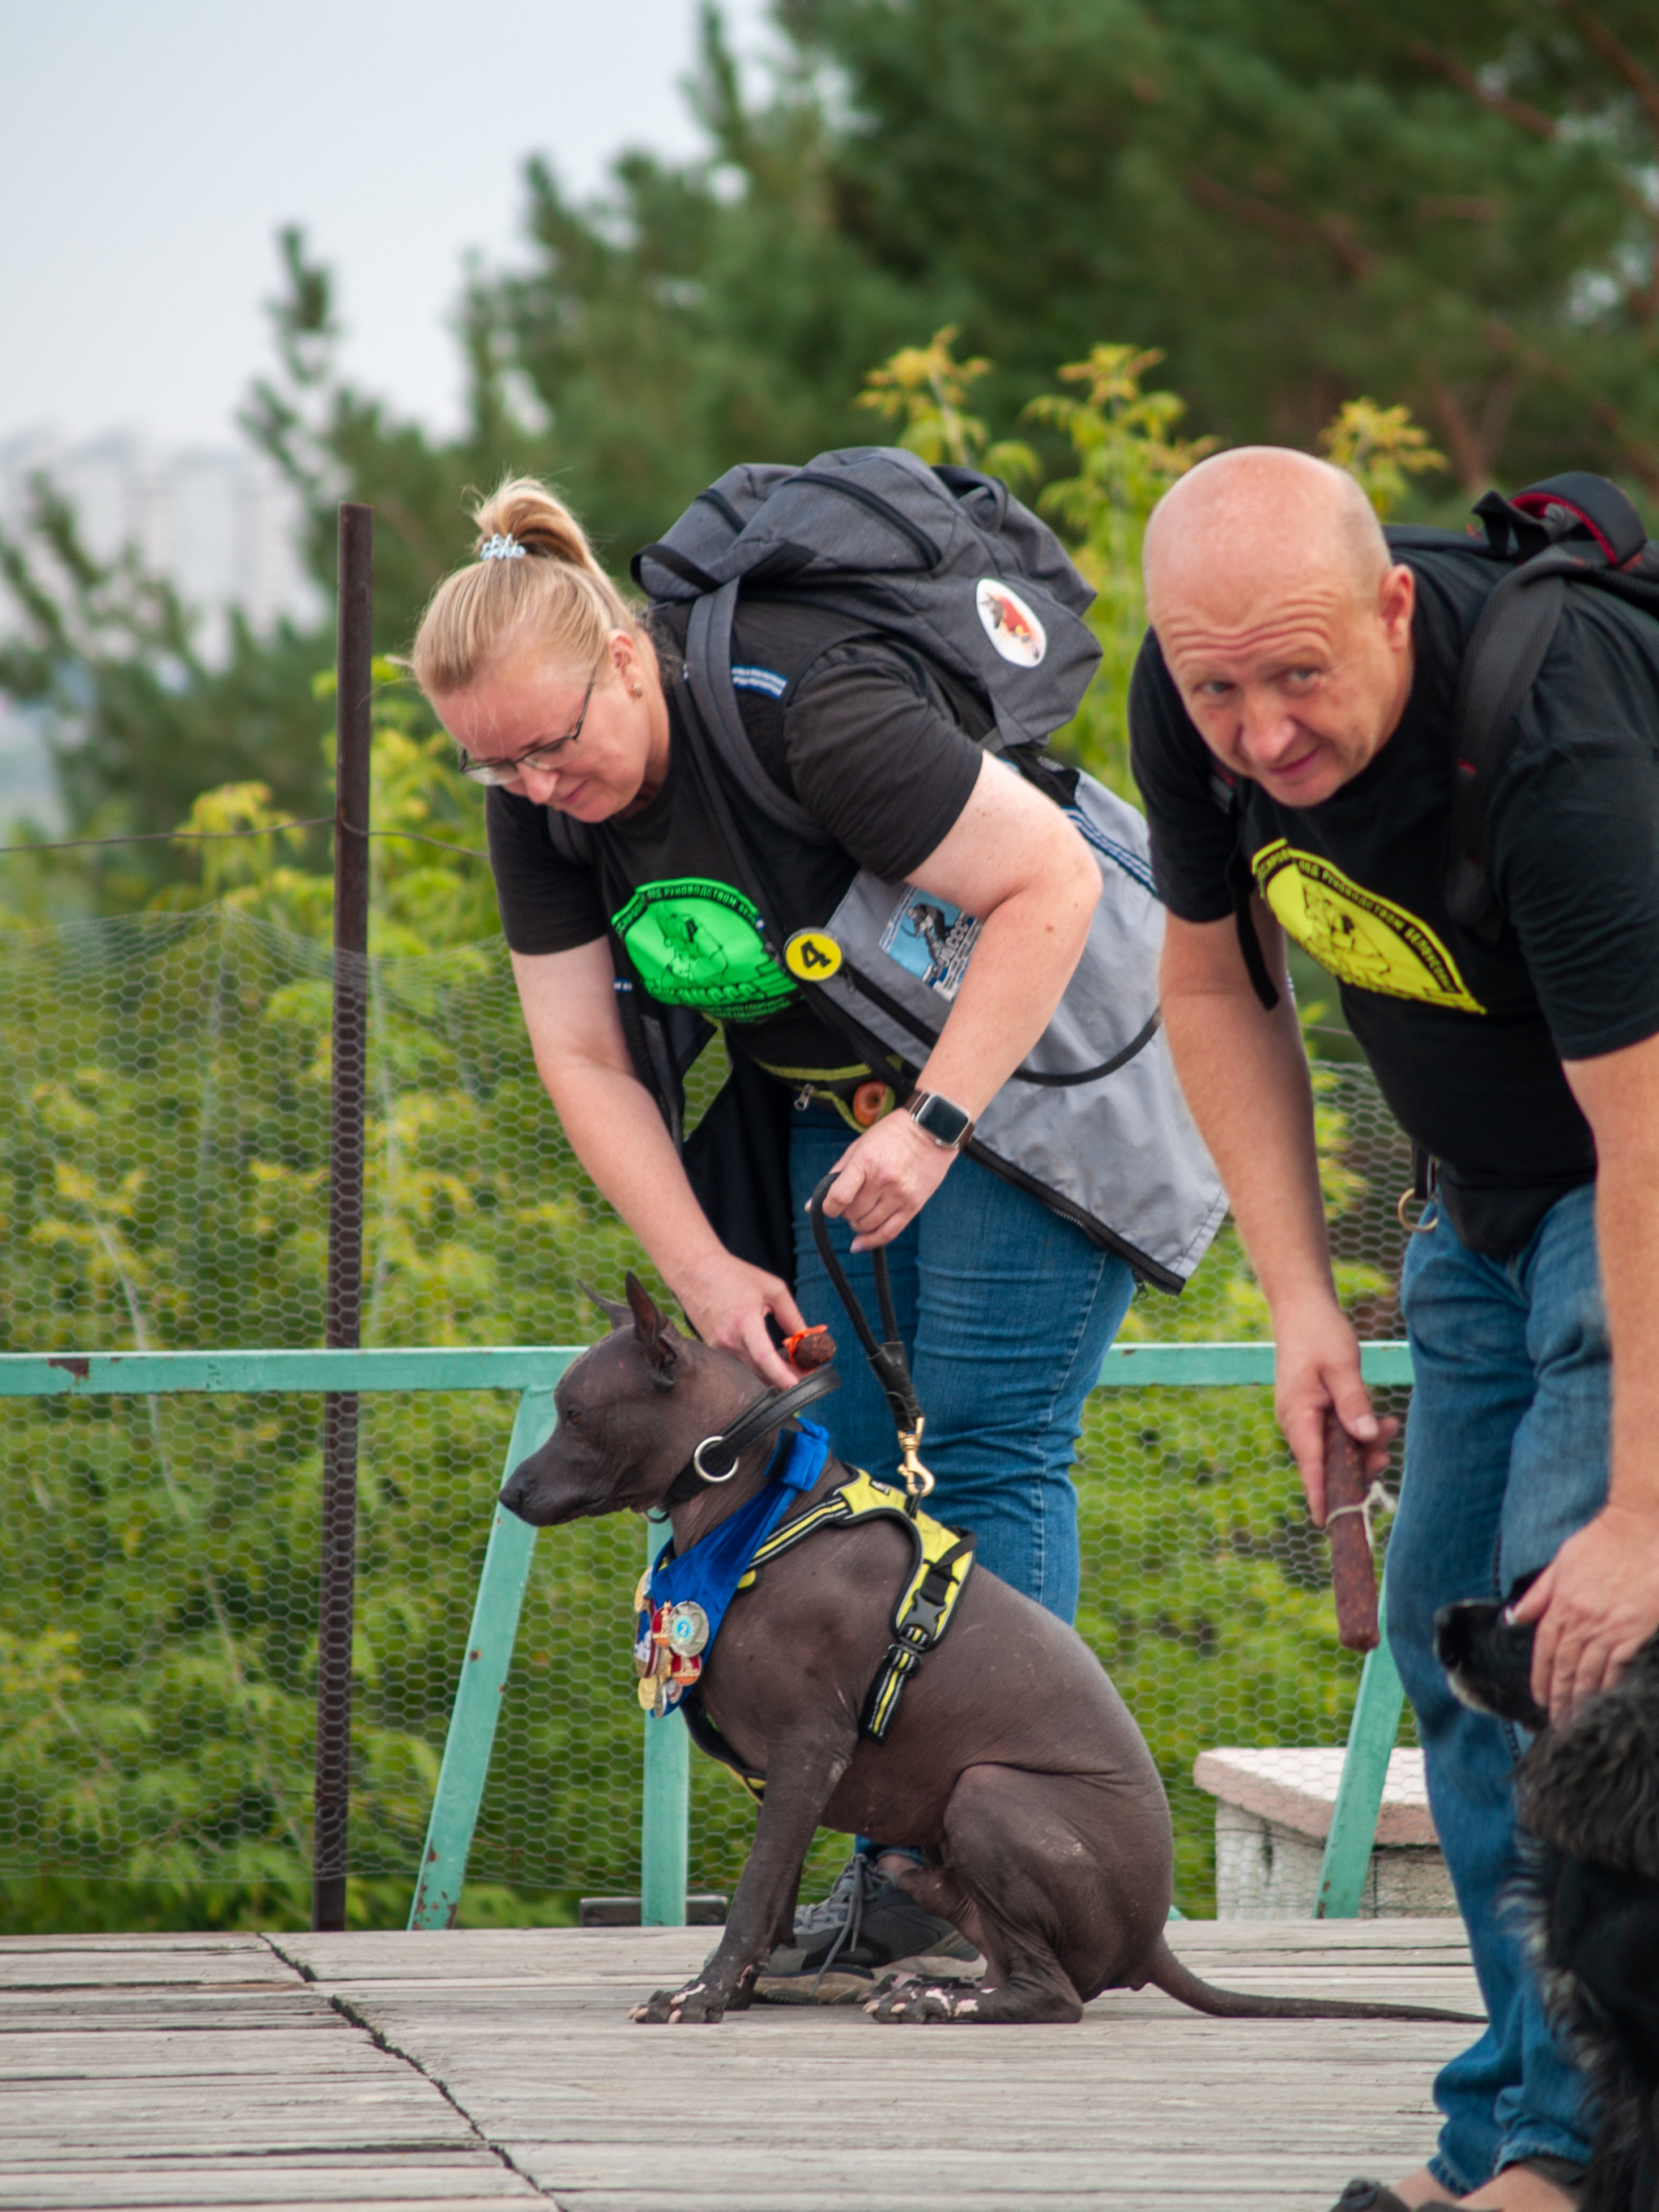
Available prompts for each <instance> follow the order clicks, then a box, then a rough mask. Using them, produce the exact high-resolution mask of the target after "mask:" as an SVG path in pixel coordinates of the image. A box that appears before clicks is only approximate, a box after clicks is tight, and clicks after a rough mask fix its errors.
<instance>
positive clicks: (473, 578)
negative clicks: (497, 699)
mask: <svg viewBox="0 0 1659 2212" xmlns="http://www.w3.org/2000/svg"><path fill="white" fill-rule="evenodd" d="M472 520H473V523H474V525H475V526H476V527H477V532H478V543H479V545H480V547H481V548H482V547H483V546H484V545H486V544H489V541H490V540H491V539H492V538H497V537H502V538H511V539H512V540H513V544H515V545H521V546H522V547H523V548H524V555H525V557H524V558H523V559H522V560H518V559H512V558H509V559H507V560H501V559H492V560H488V561H486V560H477V561H472V562H469V563H468V564H467V566H466V567H465V568H457V569H456V570H455V572H454V574H453V575H449V576H446V577H445V578H444V580H443V581H442V583H441V584H440V585H439V586H438V588H437V590H436V591H435V592H434V593H433V594H432V597H431V599H430V600H429V601H428V604H427V610H426V612H425V613H424V614H423V615H422V617H421V626H420V628H419V629H418V630H416V633H415V645H414V649H413V651H412V652H411V653H410V658H409V663H408V665H409V666H410V669H411V670H412V671H413V672H414V676H415V680H416V683H417V684H419V685H420V687H421V689H422V691H424V692H425V693H426V694H427V696H428V698H430V697H432V696H434V695H435V694H438V693H442V692H448V691H464V690H465V689H466V688H467V686H468V685H469V684H473V683H476V682H477V679H478V678H479V677H480V676H481V675H482V674H483V672H484V671H485V669H486V668H487V667H488V666H489V663H490V662H491V661H492V660H494V659H495V657H496V655H497V654H498V653H500V652H501V648H502V647H503V646H505V645H506V644H507V641H508V640H509V639H511V638H513V637H514V636H516V635H520V633H523V634H527V635H532V636H533V637H535V638H536V639H537V640H538V641H539V642H540V643H542V644H543V645H544V646H545V647H546V649H547V651H548V653H549V654H550V656H551V657H552V658H553V659H556V660H561V661H568V662H569V663H570V665H572V666H573V667H574V668H580V669H592V670H594V671H596V673H598V674H599V675H600V678H601V680H603V674H602V671H603V669H604V665H605V659H606V653H605V647H606V644H607V641H608V640H609V639H610V636H611V632H612V631H613V630H618V629H620V630H624V631H626V632H627V634H628V635H629V637H632V638H637V637H638V636H639V635H640V627H639V623H638V621H637V619H636V617H635V615H634V613H633V611H632V610H631V609H630V608H629V605H628V603H627V601H626V600H625V599H623V596H622V593H621V592H619V591H618V590H617V587H616V586H615V585H614V584H613V583H612V582H611V579H610V577H609V576H607V575H606V574H605V571H604V569H603V568H600V566H599V562H597V561H596V560H595V559H594V557H593V549H592V546H591V545H590V544H588V542H587V537H586V532H584V531H583V529H582V526H581V525H580V522H578V521H577V520H576V518H575V516H574V514H572V513H571V512H570V510H569V508H568V507H566V506H565V505H564V503H563V501H561V500H557V499H556V498H555V497H554V495H553V494H552V493H551V492H550V490H549V489H548V488H547V486H546V485H545V484H544V483H538V481H537V479H536V478H535V477H507V478H506V480H505V481H504V482H503V483H501V484H499V485H498V486H497V487H496V489H495V491H493V492H492V493H491V494H490V495H489V498H488V499H486V500H484V501H482V502H481V503H480V504H479V505H478V506H477V507H475V508H474V509H473V512H472Z"/></svg>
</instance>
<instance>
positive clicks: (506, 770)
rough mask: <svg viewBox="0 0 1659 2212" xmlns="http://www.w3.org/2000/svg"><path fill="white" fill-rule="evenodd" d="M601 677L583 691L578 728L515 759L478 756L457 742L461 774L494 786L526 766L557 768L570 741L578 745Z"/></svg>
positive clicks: (577, 721) (570, 743) (513, 776)
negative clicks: (494, 758) (495, 759)
mask: <svg viewBox="0 0 1659 2212" xmlns="http://www.w3.org/2000/svg"><path fill="white" fill-rule="evenodd" d="M598 682H599V678H598V677H597V676H596V677H595V678H593V683H592V684H589V685H588V687H587V689H586V691H585V692H583V694H582V710H581V713H580V714H579V715H578V716H577V718H576V726H575V728H574V730H569V731H567V732H566V733H565V735H564V736H563V737H562V738H552V739H551V740H550V742H549V743H548V744H544V745H532V746H531V748H530V750H529V751H528V752H523V753H520V755H519V756H518V757H517V758H516V759H515V760H502V761H487V760H474V759H473V757H472V756H471V753H468V752H464V751H462V750H461V748H460V747H459V745H457V746H456V748H455V751H456V756H457V759H456V765H457V767H458V768H459V769H460V771H461V774H462V775H464V776H465V777H466V778H467V780H468V781H470V782H472V783H483V784H488V785H490V786H492V787H493V786H495V785H497V784H502V783H511V782H512V781H513V779H514V778H515V777H516V776H517V775H519V773H520V770H521V769H526V768H530V769H556V768H557V767H558V766H559V758H558V757H559V755H560V754H561V753H562V751H563V750H564V748H565V747H566V746H567V745H574V744H575V742H576V740H577V738H579V737H580V735H581V733H582V724H583V723H584V722H585V721H586V720H587V708H588V702H589V701H590V700H591V699H592V696H593V684H597V683H598Z"/></svg>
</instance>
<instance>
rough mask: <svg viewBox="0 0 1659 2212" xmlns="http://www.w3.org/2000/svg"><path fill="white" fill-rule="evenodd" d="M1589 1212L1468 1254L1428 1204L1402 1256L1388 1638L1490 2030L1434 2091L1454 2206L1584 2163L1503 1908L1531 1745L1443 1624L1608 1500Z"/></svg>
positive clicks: (1565, 2070) (1501, 1587) (1503, 1586)
mask: <svg viewBox="0 0 1659 2212" xmlns="http://www.w3.org/2000/svg"><path fill="white" fill-rule="evenodd" d="M1430 1224H1432V1227H1430V1226H1429V1225H1430ZM1401 1305H1402V1308H1403V1310H1404V1312H1405V1316H1406V1325H1407V1329H1408V1331H1409V1332H1410V1336H1411V1346H1412V1360H1413V1369H1414V1371H1415V1376H1416V1385H1415V1388H1414V1389H1413V1394H1412V1407H1411V1418H1410V1420H1409V1422H1408V1424H1407V1432H1406V1472H1405V1479H1404V1481H1403V1483H1402V1485H1401V1498H1400V1513H1399V1517H1398V1519H1397V1520H1396V1521H1395V1526H1394V1533H1393V1536H1392V1538H1391V1540H1390V1542H1389V1644H1390V1646H1391V1647H1392V1649H1393V1652H1394V1656H1395V1662H1396V1663H1397V1664H1398V1666H1399V1668H1400V1673H1401V1680H1403V1681H1404V1683H1405V1686H1406V1691H1407V1695H1408V1696H1409V1698H1410V1699H1411V1701H1412V1705H1413V1708H1414V1709H1415V1711H1416V1713H1417V1719H1418V1726H1419V1729H1420V1731H1421V1734H1422V1741H1423V1749H1424V1755H1425V1765H1426V1768H1427V1771H1428V1783H1429V1802H1430V1803H1431V1806H1432V1808H1433V1811H1434V1820H1435V1826H1436V1827H1437V1830H1438V1831H1439V1834H1440V1841H1441V1846H1442V1848H1443V1850H1444V1852H1445V1855H1446V1863H1447V1865H1448V1867H1449V1869H1450V1872H1451V1877H1452V1881H1453V1884H1454V1886H1455V1889H1456V1892H1457V1901H1458V1905H1459V1906H1460V1908H1461V1909H1462V1915H1463V1918H1464V1921H1465V1923H1467V1925H1468V1933H1469V1942H1470V1946H1471V1948H1472V1949H1473V1952H1474V1966H1475V1972H1476V1973H1477V1974H1478V1975H1479V1977H1480V1988H1481V1993H1482V1995H1483V1996H1484V1997H1485V2000H1486V2010H1487V2014H1488V2016H1489V2023H1490V2024H1489V2025H1488V2027H1487V2028H1486V2033H1484V2034H1483V2035H1482V2036H1481V2037H1480V2039H1479V2041H1478V2042H1476V2043H1474V2045H1472V2046H1471V2047H1470V2048H1469V2049H1468V2051H1464V2052H1463V2053H1462V2055H1461V2057H1456V2058H1454V2059H1453V2060H1452V2061H1451V2063H1450V2064H1449V2065H1448V2066H1446V2067H1443V2069H1442V2070H1441V2073H1440V2075H1439V2078H1438V2079H1437V2081H1436V2083H1435V2102H1436V2103H1437V2105H1438V2106H1439V2107H1440V2110H1441V2112H1443V2114H1444V2115H1445V2124H1444V2126H1443V2128H1442V2130H1441V2132H1440V2145H1439V2150H1438V2153H1437V2156H1436V2157H1435V2159H1434V2160H1432V2161H1431V2172H1433V2173H1434V2174H1435V2176H1436V2178H1437V2180H1439V2181H1440V2182H1441V2183H1442V2184H1443V2185H1444V2186H1446V2187H1447V2188H1449V2189H1450V2190H1452V2191H1454V2192H1455V2193H1456V2194H1457V2195H1460V2196H1462V2195H1464V2194H1467V2192H1468V2191H1470V2190H1472V2189H1477V2188H1479V2187H1480V2185H1481V2183H1482V2182H1484V2181H1486V2180H1487V2179H1489V2178H1490V2177H1491V2176H1492V2174H1494V2173H1497V2172H1501V2171H1502V2170H1503V2168H1504V2166H1512V2165H1514V2164H1515V2163H1516V2160H1520V2159H1523V2158H1530V2157H1533V2156H1535V2155H1538V2154H1547V2155H1553V2156H1555V2157H1558V2158H1567V2159H1572V2160H1577V2161H1579V2162H1581V2163H1582V2162H1583V2161H1584V2160H1587V2159H1588V2158H1589V2122H1587V2119H1586V2117H1585V2115H1584V2113H1583V2099H1584V2094H1585V2091H1584V2083H1583V2077H1582V2076H1581V2075H1579V2074H1577V2072H1576V2071H1575V2070H1574V2069H1573V2068H1572V2067H1571V2065H1570V2064H1569V2063H1568V2062H1567V2060H1566V2059H1565V2057H1564V2056H1563V2054H1562V2052H1561V2051H1560V2049H1559V2046H1558V2045H1557V2044H1556V2043H1555V2041H1554V2039H1553V2037H1552V2035H1551V2033H1550V2030H1549V2026H1548V2023H1547V2021H1546V2020H1545V2018H1544V2014H1543V2008H1542V2005H1541V2001H1540V1996H1539V1991H1538V1984H1537V1982H1536V1979H1535V1978H1534V1976H1533V1974H1532V1973H1531V1972H1529V1971H1528V1966H1527V1962H1526V1957H1525V1950H1524V1941H1523V1936H1522V1930H1521V1929H1520V1928H1518V1927H1517V1926H1516V1923H1515V1921H1514V1919H1513V1917H1511V1915H1510V1913H1508V1912H1507V1911H1505V1893H1506V1892H1507V1891H1508V1889H1509V1888H1510V1885H1511V1884H1512V1883H1513V1882H1514V1881H1515V1880H1516V1876H1517V1875H1518V1874H1519V1872H1520V1858H1519V1855H1518V1851H1517V1848H1516V1834H1515V1819H1514V1806H1513V1801H1512V1798H1511V1795H1510V1769H1511V1768H1512V1767H1513V1765H1514V1764H1515V1760H1516V1756H1517V1754H1518V1753H1519V1752H1520V1751H1521V1750H1522V1749H1523V1748H1524V1744H1523V1742H1522V1741H1521V1740H1520V1739H1519V1738H1518V1737H1517V1735H1516V1731H1515V1730H1514V1729H1511V1728H1510V1727H1509V1726H1508V1725H1507V1724H1506V1723H1503V1722H1500V1721H1496V1720H1493V1719H1492V1718H1491V1717H1489V1716H1487V1715H1485V1714H1481V1713H1474V1712H1470V1711H1468V1708H1467V1707H1465V1706H1463V1705H1459V1704H1458V1702H1457V1700H1456V1699H1455V1698H1454V1697H1453V1695H1452V1693H1451V1691H1450V1688H1449V1686H1448V1684H1447V1681H1446V1677H1445V1675H1444V1674H1443V1671H1442V1670H1441V1668H1440V1667H1439V1665H1438V1663H1437V1661H1436V1659H1435V1656H1434V1615H1435V1609H1436V1607H1438V1606H1442V1605H1446V1604H1448V1603H1449V1602H1450V1601H1452V1600H1453V1599H1455V1598H1462V1597H1486V1598H1506V1597H1508V1595H1510V1592H1511V1591H1512V1590H1513V1589H1514V1587H1515V1584H1516V1582H1517V1581H1518V1580H1519V1578H1520V1577H1522V1576H1523V1575H1528V1574H1532V1573H1535V1572H1536V1571H1539V1570H1541V1568H1543V1567H1546V1566H1547V1565H1548V1564H1549V1562H1550V1560H1551V1559H1553V1557H1554V1556H1555V1553H1556V1552H1557V1551H1558V1550H1559V1548H1560V1547H1561V1545H1562V1544H1563V1543H1564V1542H1565V1540H1566V1538H1567V1537H1569V1536H1570V1535H1571V1534H1572V1533H1573V1531H1574V1530H1575V1529H1577V1528H1582V1527H1583V1524H1584V1522H1587V1521H1589V1520H1590V1519H1592V1518H1593V1517H1594V1516H1595V1514H1596V1513H1597V1512H1598V1511H1599V1510H1600V1509H1601V1505H1602V1504H1603V1503H1604V1501H1605V1499H1606V1497H1607V1409H1608V1383H1609V1376H1610V1367H1609V1358H1608V1349H1607V1316H1606V1313H1605V1310H1604V1309H1603V1306H1602V1302H1601V1277H1600V1271H1599V1269H1598V1267H1597V1264H1596V1255H1595V1189H1594V1187H1593V1186H1591V1185H1589V1184H1586V1185H1585V1186H1584V1187H1583V1188H1581V1189H1578V1190H1575V1191H1571V1192H1570V1193H1569V1194H1567V1196H1566V1197H1565V1198H1564V1199H1562V1200H1560V1201H1559V1203H1558V1204H1557V1205H1555V1206H1552V1208H1551V1209H1550V1211H1549V1212H1548V1213H1547V1215H1546V1216H1545V1218H1544V1220H1543V1222H1542V1224H1541V1226H1540V1228H1539V1229H1538V1231H1537V1233H1536V1234H1535V1235H1534V1237H1533V1239H1532V1242H1531V1243H1529V1244H1528V1245H1527V1246H1526V1247H1525V1249H1523V1250H1522V1251H1521V1252H1519V1253H1518V1254H1516V1256H1515V1257H1514V1258H1513V1259H1510V1260H1501V1261H1500V1260H1486V1259H1482V1258H1481V1257H1480V1255H1478V1254H1476V1253H1474V1252H1471V1251H1470V1250H1469V1249H1468V1247H1467V1246H1466V1245H1464V1244H1463V1243H1462V1242H1461V1241H1460V1240H1459V1238H1458V1237H1457V1236H1456V1235H1455V1232H1454V1231H1453V1230H1452V1227H1451V1225H1450V1224H1449V1221H1447V1219H1446V1218H1445V1216H1444V1214H1443V1212H1441V1211H1440V1210H1439V1209H1438V1208H1432V1209H1431V1211H1430V1212H1428V1213H1426V1214H1425V1217H1424V1230H1423V1233H1421V1234H1419V1235H1418V1236H1415V1237H1413V1238H1412V1240H1411V1243H1410V1248H1409V1249H1408V1250H1407V1255H1406V1265H1405V1270H1404V1276H1403V1281H1402V1288H1401Z"/></svg>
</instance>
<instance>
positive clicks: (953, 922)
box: [881, 884, 985, 999]
mask: <svg viewBox="0 0 1659 2212" xmlns="http://www.w3.org/2000/svg"><path fill="white" fill-rule="evenodd" d="M983 927H985V925H984V923H983V922H981V921H975V919H974V917H973V915H970V914H964V913H963V910H962V908H960V907H959V906H952V905H951V902H950V900H949V899H942V898H935V897H934V896H933V894H932V892H931V891H919V890H917V889H916V888H915V884H907V885H906V886H905V892H904V896H903V897H902V899H901V900H900V901H899V902H898V904H897V905H896V907H895V908H893V911H892V913H891V914H890V915H889V916H888V919H887V927H886V928H885V929H884V930H883V932H882V933H881V949H882V951H884V953H885V954H886V955H887V957H888V958H889V959H890V960H896V961H897V963H898V964H899V966H900V967H901V968H902V969H906V970H907V971H908V973H909V974H910V975H914V976H915V978H916V980H917V981H918V982H921V983H925V984H926V985H927V987H928V989H929V990H930V991H937V992H938V993H939V996H940V998H941V999H954V998H955V996H956V995H957V992H958V991H959V990H960V989H961V988H962V979H963V976H964V975H966V974H967V972H968V963H969V960H970V959H971V958H972V957H973V951H974V947H975V945H977V944H978V942H979V933H980V931H981V929H982V928H983Z"/></svg>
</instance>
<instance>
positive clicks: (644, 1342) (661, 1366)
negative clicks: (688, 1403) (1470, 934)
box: [628, 1272, 679, 1390]
mask: <svg viewBox="0 0 1659 2212" xmlns="http://www.w3.org/2000/svg"><path fill="white" fill-rule="evenodd" d="M628 1304H629V1311H630V1312H631V1313H632V1315H633V1316H634V1334H635V1337H636V1338H637V1339H638V1340H639V1345H640V1348H641V1351H642V1352H644V1354H645V1356H646V1358H647V1360H648V1361H649V1362H650V1364H651V1380H652V1381H653V1383H656V1384H657V1386H658V1387H659V1389H664V1390H666V1389H670V1388H671V1386H672V1383H673V1381H674V1370H675V1369H676V1368H677V1367H678V1364H679V1332H678V1330H677V1329H676V1328H675V1327H674V1324H673V1322H671V1321H670V1320H669V1318H668V1316H667V1315H666V1314H665V1313H664V1311H663V1310H662V1309H661V1307H660V1306H659V1305H658V1304H656V1303H655V1302H654V1301H653V1298H652V1296H651V1293H650V1291H647V1289H646V1287H645V1285H644V1284H643V1283H642V1282H641V1280H640V1279H639V1277H638V1276H637V1275H635V1274H634V1273H631V1272H630V1273H629V1278H628Z"/></svg>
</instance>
